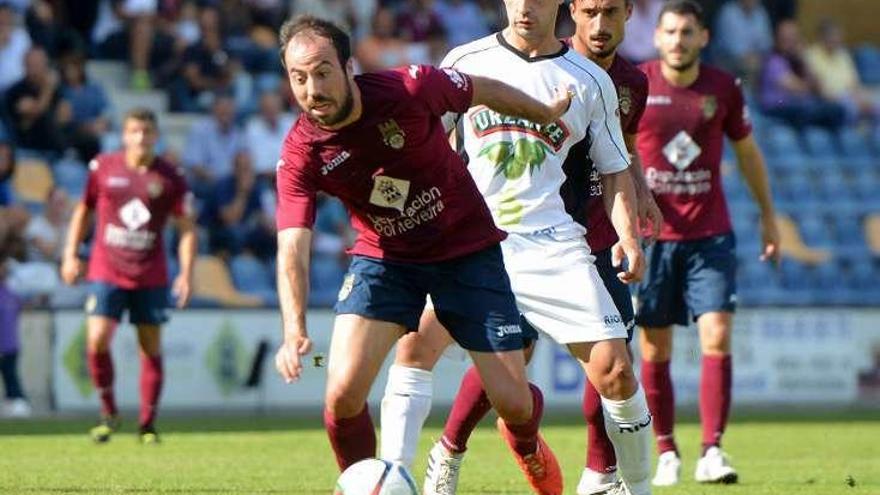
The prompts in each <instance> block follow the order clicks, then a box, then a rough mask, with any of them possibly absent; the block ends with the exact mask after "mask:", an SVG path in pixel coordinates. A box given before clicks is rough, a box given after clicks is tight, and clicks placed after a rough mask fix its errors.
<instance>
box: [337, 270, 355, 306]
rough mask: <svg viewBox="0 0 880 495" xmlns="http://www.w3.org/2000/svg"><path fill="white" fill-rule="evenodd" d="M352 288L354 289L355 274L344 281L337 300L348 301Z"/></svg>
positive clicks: (346, 277)
mask: <svg viewBox="0 0 880 495" xmlns="http://www.w3.org/2000/svg"><path fill="white" fill-rule="evenodd" d="M352 287H354V273H349V274H348V275H346V276H345V279H344V280H343V281H342V287H340V288H339V295H338V296H337V299H338V300H339V301H345V300H346V299H348V295H349V294H351V288H352Z"/></svg>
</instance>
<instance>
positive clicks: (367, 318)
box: [275, 16, 569, 493]
mask: <svg viewBox="0 0 880 495" xmlns="http://www.w3.org/2000/svg"><path fill="white" fill-rule="evenodd" d="M280 38H281V42H282V45H281V46H282V58H283V61H284V66H285V68H286V70H287V71H288V77H289V79H290V85H291V89H292V90H293V93H294V95H295V97H296V100H297V102H298V103H299V105H300V106H301V107H302V109H303V114H302V115H301V116H300V118H299V119H298V121H297V123H296V124H295V125H294V127H293V128H292V129H291V131H290V133H289V134H288V137H287V139H286V140H285V142H284V146H283V148H282V156H281V160H280V161H279V163H278V184H277V187H278V198H279V204H278V221H277V222H278V292H279V299H280V301H281V310H282V324H283V333H284V342H283V343H282V344H281V347H280V348H279V350H278V352H277V355H276V359H275V365H276V368H277V369H278V371H279V373H280V374H281V375H282V376H283V377H284V378H285V379H286V380H287V381H294V380H296V379H298V378H299V376H300V374H301V372H302V362H301V359H302V358H301V356H302V355H303V354H306V353H307V352H309V350H310V348H311V341H310V340H309V335H308V331H307V325H306V318H305V316H306V296H307V292H308V260H309V246H310V241H311V226H312V224H313V222H314V219H315V194H316V193H317V191H319V190H321V191H325V192H327V193H330V194H332V195H334V196H337V197H339V198H340V199H341V200H342V201H343V203H344V204H345V205H346V207H347V208H348V210H349V212H350V213H351V216H352V225H353V227H354V229H355V230H356V231H357V233H358V235H357V239H356V240H355V243H354V246H353V248H352V249H351V253H352V254H353V255H354V256H353V260H352V263H351V266H350V268H349V272H348V274H347V276H346V277H345V280H344V282H343V285H342V288H341V290H340V292H339V298H338V299H339V300H338V302H337V304H336V312H337V314H338V316H337V318H336V322H335V325H334V329H333V337H332V340H331V344H330V356H329V362H328V368H327V375H328V376H327V390H326V404H325V411H324V423H325V426H326V428H327V433H328V436H329V437H330V443H331V445H332V447H333V450H334V452H335V454H336V460H337V463H338V465H339V468H340V469H345V468H346V467H348V466H350V465H351V464H353V463H355V462H357V461H359V460H361V459H364V458H367V457H373V456H375V454H376V436H375V430H374V428H373V423H372V420H371V419H370V415H369V411H368V408H367V407H366V398H367V394H368V393H369V391H370V387H371V385H372V383H373V381H374V379H375V377H376V375H377V373H378V372H379V370H380V368H381V366H382V363H383V361H384V359H385V357H386V355H387V354H388V352H389V351H390V349H391V347H392V346H393V345H394V343H395V342H396V341H397V339H398V338H399V337H400V336H402V335H403V334H405V333H406V332H407V331H414V330H416V329H417V328H418V324H419V318H420V316H421V314H422V310H423V308H424V305H425V298H426V297H427V296H428V295H430V296H431V298H432V299H433V301H434V305H435V308H436V312H437V316H438V318H439V319H440V320H441V321H442V322H443V323H444V324H445V325H446V326H447V327H448V328H449V330H450V333H451V334H452V336H453V338H454V339H455V340H456V341H457V342H458V343H459V344H460V345H461V346H462V347H463V348H465V349H467V350H469V351H470V355H471V357H472V359H473V361H474V363H475V364H476V366H477V368H478V369H479V372H480V374H481V375H482V376H483V379H484V381H485V383H486V384H487V387H488V390H487V392H488V394H489V398H490V400H491V401H492V404H493V405H494V407H495V409H496V410H497V411H498V413H499V415H500V416H501V417H502V418H503V420H504V422H505V424H506V426H507V428H508V429H509V431H510V432H511V434H512V436H513V437H514V438H515V442H514V443H515V448H516V450H517V451H518V452H519V453H520V454H521V455H523V456H525V457H526V458H527V459H528V460H529V462H532V463H534V464H536V465H539V466H540V467H541V469H542V470H543V471H544V472H546V473H547V477H548V478H549V479H555V480H557V482H558V486H556V487H555V489H554V490H553V492H552V493H561V491H562V486H561V481H562V480H561V474H560V472H559V465H558V463H557V462H556V459H555V457H554V456H553V454H552V452H551V451H550V450H549V448H548V447H547V446H546V444H545V443H544V442H543V440H542V439H541V438H540V436H539V435H538V423H539V421H540V418H541V415H542V410H543V399H542V396H541V393H540V391H539V390H538V389H537V388H534V387H531V388H530V386H529V383H528V381H527V379H526V373H525V359H524V356H523V352H522V349H523V346H524V341H523V330H522V328H520V325H519V311H518V310H517V308H516V303H515V301H514V297H513V293H512V292H511V288H510V281H509V279H508V277H507V273H506V271H505V269H504V262H503V260H502V256H501V249H500V247H499V243H500V241H501V240H502V239H504V237H505V234H504V232H503V231H501V230H499V229H497V228H496V227H495V225H494V222H493V220H492V216H491V214H490V212H489V209H488V207H487V206H486V204H485V202H484V201H483V198H482V196H481V195H480V193H479V191H478V190H477V187H476V185H475V184H474V181H473V179H472V178H471V176H470V174H469V173H468V171H467V169H466V167H465V165H464V162H463V161H462V160H461V158H460V157H459V156H458V155H457V154H456V153H455V152H454V151H453V150H452V148H450V146H449V143H448V141H447V137H446V133H445V131H444V128H443V125H442V123H441V119H440V117H441V116H442V115H444V114H445V113H447V112H456V113H461V112H464V111H465V110H467V109H468V108H469V107H470V106H472V105H476V104H483V105H487V106H489V107H491V108H494V109H496V110H497V111H499V112H501V113H504V114H505V115H516V116H519V117H522V118H526V119H529V120H530V121H533V122H538V123H542V124H547V123H550V122H554V121H555V120H556V119H557V118H558V117H560V116H561V115H562V114H563V113H564V112H565V110H566V109H567V107H568V105H569V97H568V95H567V94H565V92H564V91H563V92H561V93H562V94H558V95H557V97H556V98H555V99H554V100H553V101H552V102H551V103H550V104H549V106H548V105H544V104H541V103H540V102H538V101H535V100H533V99H532V98H531V97H529V96H527V95H526V94H524V93H523V92H521V91H519V90H517V89H514V88H512V87H510V86H508V85H506V84H503V83H500V82H497V81H493V80H490V79H485V78H481V77H471V76H468V75H466V74H463V73H460V72H458V71H455V70H452V69H442V70H441V69H436V68H433V67H430V66H410V67H408V68H402V69H397V70H393V71H388V72H380V73H371V74H364V75H360V76H355V75H354V74H353V70H352V60H351V55H350V46H349V38H348V36H347V35H346V34H345V33H344V32H342V31H341V30H340V29H339V28H338V27H336V26H335V25H333V24H332V23H329V22H326V21H323V20H320V19H316V18H313V17H308V16H307V17H299V18H296V19H294V20H292V21H289V22H287V23H286V24H285V25H284V26H283V27H282V29H281V36H280Z"/></svg>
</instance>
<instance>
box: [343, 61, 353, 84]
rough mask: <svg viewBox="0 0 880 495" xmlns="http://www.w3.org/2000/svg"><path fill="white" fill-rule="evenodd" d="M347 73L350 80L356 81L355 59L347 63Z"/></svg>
mask: <svg viewBox="0 0 880 495" xmlns="http://www.w3.org/2000/svg"><path fill="white" fill-rule="evenodd" d="M345 73H346V74H347V75H348V78H349V79H351V80H354V57H349V58H348V61H347V62H345Z"/></svg>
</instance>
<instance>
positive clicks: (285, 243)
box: [275, 227, 312, 383]
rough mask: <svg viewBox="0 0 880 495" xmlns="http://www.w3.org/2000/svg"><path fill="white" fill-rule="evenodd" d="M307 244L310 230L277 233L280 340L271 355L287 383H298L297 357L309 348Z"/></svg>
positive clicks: (308, 249) (300, 229)
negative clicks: (281, 340)
mask: <svg viewBox="0 0 880 495" xmlns="http://www.w3.org/2000/svg"><path fill="white" fill-rule="evenodd" d="M311 244H312V231H311V230H310V229H306V228H300V227H294V228H288V229H283V230H281V231H279V232H278V299H279V302H280V305H281V325H282V330H283V334H284V340H283V342H282V343H281V346H280V347H279V348H278V353H277V354H276V355H275V368H276V369H277V370H278V373H280V374H281V376H282V377H283V378H284V380H285V381H286V382H287V383H291V382H293V381H296V380H298V379H299V376H300V374H301V373H302V362H301V360H300V357H301V356H303V355H305V354H308V352H309V351H310V350H311V348H312V341H311V340H309V333H308V331H307V330H306V309H307V308H306V305H307V302H308V293H309V257H310V249H311Z"/></svg>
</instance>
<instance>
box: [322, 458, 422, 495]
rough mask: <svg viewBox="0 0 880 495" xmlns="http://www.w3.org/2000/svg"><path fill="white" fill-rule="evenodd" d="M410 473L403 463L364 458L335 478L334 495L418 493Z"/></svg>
mask: <svg viewBox="0 0 880 495" xmlns="http://www.w3.org/2000/svg"><path fill="white" fill-rule="evenodd" d="M418 494H419V491H418V489H416V484H415V482H414V481H413V478H412V475H411V474H409V471H407V469H406V468H405V467H403V464H399V463H397V462H389V461H384V460H382V459H364V460H362V461H360V462H357V463H355V464H352V465H351V466H349V467H348V469H346V470H345V471H344V472H343V473H342V474H341V475H340V476H339V479H338V480H336V491H335V495H418Z"/></svg>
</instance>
